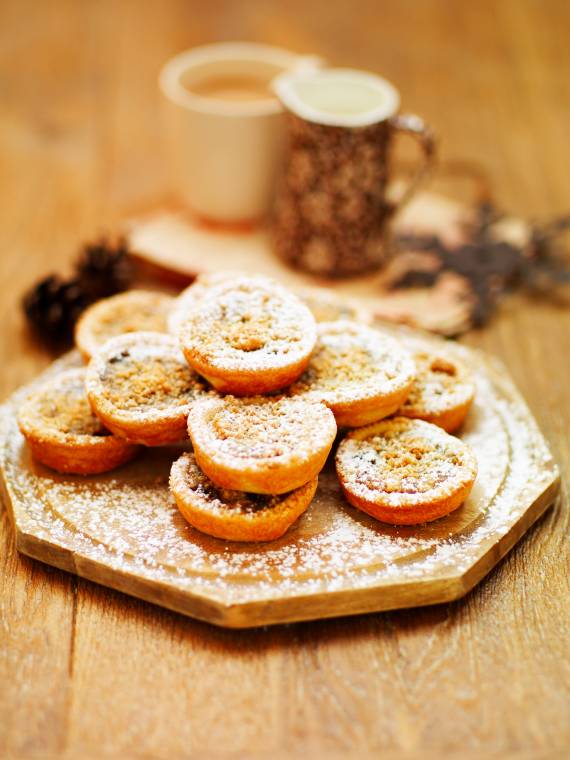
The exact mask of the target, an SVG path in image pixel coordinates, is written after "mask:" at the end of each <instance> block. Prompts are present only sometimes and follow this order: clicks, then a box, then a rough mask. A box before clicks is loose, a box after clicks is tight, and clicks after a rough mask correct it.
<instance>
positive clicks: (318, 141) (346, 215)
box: [271, 69, 435, 277]
mask: <svg viewBox="0 0 570 760" xmlns="http://www.w3.org/2000/svg"><path fill="white" fill-rule="evenodd" d="M274 90H275V92H276V94H277V96H278V98H279V99H280V101H281V103H282V104H283V106H284V108H285V112H286V122H287V127H288V148H287V151H286V155H285V161H284V166H283V169H282V173H281V179H280V182H279V184H278V188H277V195H276V198H275V205H274V209H273V215H272V220H271V234H272V240H273V244H274V247H275V249H276V251H277V253H278V254H279V255H280V256H281V257H282V258H283V259H284V260H285V261H287V262H288V263H290V264H291V265H293V266H295V267H297V268H300V269H303V270H305V271H308V272H311V273H313V274H318V275H323V276H327V277H343V276H350V275H356V274H361V273H363V272H366V271H370V270H373V269H377V268H379V267H380V266H382V264H383V263H384V262H385V261H386V260H387V257H388V251H389V245H388V233H389V227H390V221H391V220H392V219H393V217H394V214H395V213H396V212H397V211H399V210H400V209H401V208H402V206H403V205H404V204H405V203H407V202H408V200H409V199H410V198H411V197H412V195H413V194H414V193H415V192H416V190H417V189H418V187H419V185H420V183H421V182H422V181H423V180H424V178H425V177H426V174H427V172H428V170H429V169H430V168H431V166H432V164H433V161H434V158H435V141H434V137H433V134H432V131H431V129H430V128H429V127H428V126H427V125H426V124H425V123H424V122H423V120H422V119H420V117H419V116H414V115H404V114H399V113H397V112H398V107H399V104H400V96H399V94H398V91H397V90H396V89H395V88H394V87H393V86H392V85H391V84H390V83H389V82H387V81H386V80H384V79H382V78H381V77H379V76H376V75H374V74H369V73H366V72H363V71H356V70H354V69H322V70H320V71H315V72H300V73H288V74H283V75H281V76H279V77H278V78H277V79H276V80H275V82H274ZM396 133H405V134H408V135H412V136H413V137H415V138H416V139H417V140H418V141H419V143H420V146H421V148H422V151H423V161H422V164H421V166H420V167H419V169H418V170H417V172H416V174H415V176H414V178H413V179H412V181H411V183H410V184H409V185H408V186H407V187H406V189H404V190H403V192H402V193H401V195H400V198H399V199H398V200H397V201H396V202H393V201H391V200H389V198H388V196H387V186H388V180H389V174H390V162H389V158H390V145H391V142H392V137H393V136H394V134H396Z"/></svg>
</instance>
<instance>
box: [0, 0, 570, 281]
mask: <svg viewBox="0 0 570 760" xmlns="http://www.w3.org/2000/svg"><path fill="white" fill-rule="evenodd" d="M0 14H1V15H0V30H1V31H0V81H1V89H0V98H1V101H0V108H1V116H0V138H1V162H2V163H1V174H0V181H1V183H2V191H3V192H2V196H3V203H2V206H1V208H0V215H1V216H0V236H1V239H2V256H8V255H10V256H12V255H14V252H13V250H11V245H13V244H14V241H15V240H17V251H18V255H17V256H15V257H14V267H15V268H19V266H20V265H21V262H22V260H23V257H25V260H26V261H27V262H28V264H31V259H33V257H34V255H39V251H40V249H42V256H44V255H45V253H46V251H49V254H50V257H51V256H53V257H54V259H55V258H57V257H59V256H65V253H66V251H69V250H70V248H72V247H73V246H74V245H76V243H77V241H79V240H81V239H83V238H84V237H85V236H88V235H90V234H92V232H93V231H94V230H95V229H99V228H100V227H106V226H108V225H110V224H113V223H114V222H115V221H116V220H117V219H118V218H119V217H120V215H121V214H123V213H124V212H125V210H126V209H130V208H131V207H136V206H137V205H138V204H145V203H147V202H152V201H153V199H156V198H160V197H161V196H163V195H165V194H167V193H168V192H169V190H170V186H169V176H168V171H167V167H166V163H165V160H164V152H163V144H162V140H161V129H160V121H159V113H158V101H159V95H158V90H157V86H156V79H157V74H158V71H159V69H160V67H161V65H162V64H163V63H164V61H165V60H166V59H167V58H169V57H170V56H172V55H173V54H175V53H177V52H179V51H181V50H184V49H185V48H188V47H192V46H194V45H199V44H204V43H208V42H214V41H223V40H255V41H263V42H268V43H271V44H276V45H281V46H284V47H287V48H291V49H293V50H296V51H299V52H312V53H318V54H320V55H322V56H323V57H324V58H325V59H326V60H327V61H328V62H329V63H331V64H334V65H341V66H352V67H356V68H363V69H368V70H371V71H374V72H377V73H380V74H382V75H383V76H385V77H386V78H387V79H389V80H391V81H393V82H394V83H395V84H396V85H397V86H398V87H399V89H400V91H401V94H402V103H403V106H404V108H405V109H406V110H411V111H415V112H417V113H420V114H421V115H422V116H423V117H425V119H426V120H427V121H428V122H429V123H431V124H433V126H434V127H435V128H436V129H437V132H438V134H439V135H440V138H441V158H442V160H443V161H453V160H456V159H461V160H467V161H473V162H476V163H478V164H480V166H481V167H482V169H484V170H485V171H486V172H488V173H489V175H490V177H491V179H492V182H493V187H494V191H495V194H496V196H497V198H498V199H499V200H500V203H501V205H502V206H505V207H507V208H508V209H509V210H511V211H514V212H517V213H522V214H525V215H537V216H539V215H541V214H542V215H550V214H556V213H558V212H562V211H563V210H565V209H566V208H567V206H568V201H569V198H570V185H569V180H568V170H567V162H566V161H564V160H561V155H560V152H559V146H560V145H561V144H565V143H566V141H567V134H568V127H569V117H570V76H569V64H568V50H567V30H568V28H569V25H570V6H569V4H568V3H567V2H565V0H559V1H558V2H557V1H556V0H546V2H540V1H539V0H495V1H492V0H482V1H481V2H477V3H471V2H462V1H461V0H460V1H459V2H457V1H456V2H454V1H453V0H400V1H399V2H382V1H381V0H370V1H367V0H322V1H320V0H283V2H279V1H274V0H247V1H246V0H244V1H242V2H239V1H238V2H235V1H234V2H232V1H231V0H227V1H223V0H210V1H209V2H207V3H206V2H201V1H200V0H195V1H194V2H193V1H191V0H180V1H179V2H173V1H172V0H164V1H161V2H159V1H158V0H156V1H155V0H142V1H140V0H139V1H138V2H137V1H136V0H132V1H130V0H118V1H114V2H113V1H111V0H100V1H99V2H89V1H88V0H86V1H85V2H76V1H72V0H70V1H69V2H66V1H65V0H53V1H52V2H31V1H29V2H28V1H27V0H3V2H2V4H1V8H0ZM32 221H33V223H31V222H32Z"/></svg>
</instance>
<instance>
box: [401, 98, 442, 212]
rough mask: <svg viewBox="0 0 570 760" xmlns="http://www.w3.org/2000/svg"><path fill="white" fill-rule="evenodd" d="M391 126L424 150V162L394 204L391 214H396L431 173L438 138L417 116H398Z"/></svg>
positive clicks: (403, 114)
mask: <svg viewBox="0 0 570 760" xmlns="http://www.w3.org/2000/svg"><path fill="white" fill-rule="evenodd" d="M390 126H391V128H392V129H393V130H394V131H395V132H399V133H400V134H404V135H410V136H411V137H414V138H415V139H416V140H417V141H418V143H419V145H420V148H421V150H422V153H423V160H422V163H421V165H420V166H419V168H418V169H417V171H416V173H415V175H414V176H413V177H412V180H411V181H410V183H409V184H408V186H407V187H406V188H405V189H404V192H403V193H402V195H401V197H400V198H399V199H398V200H397V201H395V202H393V203H392V208H391V214H396V213H397V212H398V211H400V209H402V208H403V207H404V206H405V205H406V204H407V203H408V202H409V201H410V199H411V198H412V196H413V195H414V194H415V192H416V191H417V190H418V188H419V186H420V185H421V184H422V183H423V182H424V181H425V179H426V178H427V176H428V174H429V173H430V172H431V170H432V168H433V165H434V163H435V158H436V152H437V151H436V146H437V142H436V138H435V135H434V133H433V130H432V128H431V127H430V126H429V125H428V124H426V123H425V121H424V120H423V119H422V118H420V117H419V116H416V115H415V114H411V113H410V114H406V113H402V114H396V115H395V116H392V118H391V119H390Z"/></svg>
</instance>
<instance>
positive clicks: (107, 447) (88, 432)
mask: <svg viewBox="0 0 570 760" xmlns="http://www.w3.org/2000/svg"><path fill="white" fill-rule="evenodd" d="M85 374H86V371H85V369H72V370H68V371H66V372H62V373H61V374H60V375H58V376H57V377H56V378H55V379H53V380H50V381H49V382H48V383H46V384H45V385H44V386H43V387H41V388H40V389H39V390H38V391H37V392H36V393H34V394H33V395H32V396H31V397H30V398H29V399H28V400H27V401H26V402H25V403H24V404H23V405H22V407H21V408H20V410H19V412H18V425H19V426H20V430H21V432H22V435H23V436H24V438H25V439H26V443H27V444H28V447H29V448H30V450H31V452H32V454H33V456H34V457H35V458H36V459H38V460H39V461H40V462H42V463H43V464H45V465H47V466H48V467H51V468H52V469H54V470H57V471H58V472H64V473H70V474H75V475H94V474H96V473H100V472H107V470H112V469H114V468H115V467H119V465H121V464H124V463H125V462H129V461H130V460H131V459H133V457H134V456H135V455H136V453H137V451H138V447H137V446H135V445H133V444H131V443H128V442H127V441H125V440H123V439H122V438H118V437H117V436H115V435H112V434H111V433H110V432H109V431H108V430H105V428H104V427H103V425H102V424H101V422H100V420H98V419H97V417H96V416H95V415H94V414H93V412H92V411H91V407H90V406H89V402H88V400H87V395H86V393H85Z"/></svg>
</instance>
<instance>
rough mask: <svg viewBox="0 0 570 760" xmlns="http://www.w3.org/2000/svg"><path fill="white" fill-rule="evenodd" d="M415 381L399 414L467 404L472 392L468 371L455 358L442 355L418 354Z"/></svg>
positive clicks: (437, 410)
mask: <svg viewBox="0 0 570 760" xmlns="http://www.w3.org/2000/svg"><path fill="white" fill-rule="evenodd" d="M414 361H415V363H416V369H417V374H416V380H415V381H414V384H413V386H412V390H411V391H410V395H409V396H408V398H407V400H406V402H405V403H404V404H403V406H402V408H401V414H403V415H406V414H410V415H411V416H413V415H418V416H422V415H424V414H432V415H433V414H438V413H441V412H444V411H446V410H448V409H450V408H453V407H456V406H461V405H462V404H465V403H468V402H469V401H470V400H471V399H472V398H473V396H474V394H475V386H474V384H473V381H472V379H471V375H470V373H469V372H468V371H467V369H466V368H465V367H464V366H463V365H462V364H461V363H460V362H458V361H457V360H455V359H451V358H449V357H446V356H445V355H443V354H430V353H423V352H422V353H417V354H415V355H414Z"/></svg>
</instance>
